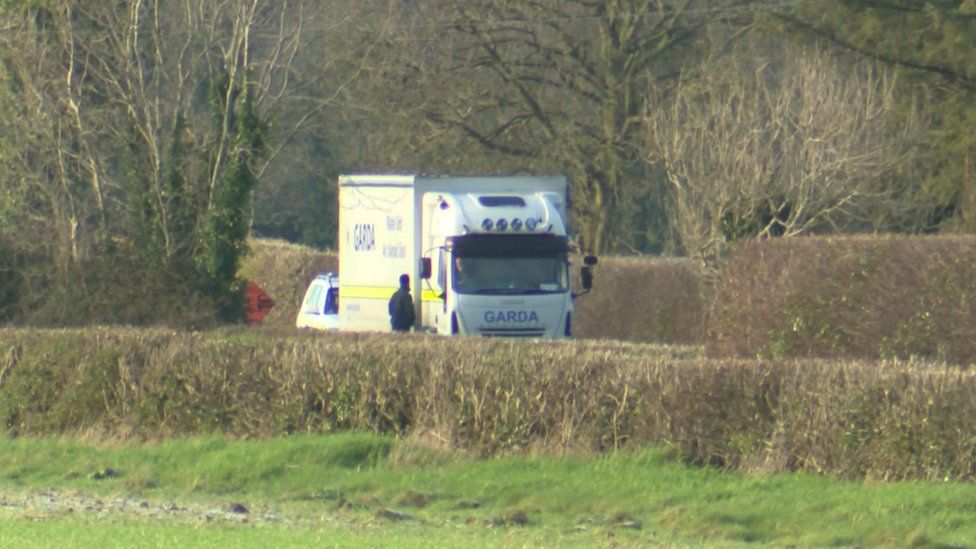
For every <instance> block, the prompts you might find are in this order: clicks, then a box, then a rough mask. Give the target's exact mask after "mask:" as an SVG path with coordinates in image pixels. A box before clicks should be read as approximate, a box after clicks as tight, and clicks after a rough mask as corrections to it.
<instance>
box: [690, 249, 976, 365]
mask: <svg viewBox="0 0 976 549" xmlns="http://www.w3.org/2000/svg"><path fill="white" fill-rule="evenodd" d="M974 333H976V237H972V236H938V237H933V236H926V237H893V236H886V237H880V236H878V237H867V236H865V237H844V238H826V237H815V238H814V237H811V238H792V239H771V240H763V241H747V242H743V243H741V244H740V245H738V246H737V247H736V248H735V250H734V252H733V254H732V256H731V258H730V260H729V261H728V263H727V264H726V265H725V267H724V270H723V274H722V278H721V280H720V282H719V284H718V287H717V288H716V290H715V298H714V301H713V305H712V308H711V314H710V319H709V324H708V330H707V336H706V346H707V349H708V353H709V354H710V355H712V356H723V355H731V356H743V357H749V356H751V357H755V356H761V357H793V356H818V357H863V358H876V357H882V358H886V357H898V358H909V357H926V358H933V359H938V360H946V361H950V362H953V363H957V364H970V363H972V362H974V361H976V338H973V337H972V334H974Z"/></svg>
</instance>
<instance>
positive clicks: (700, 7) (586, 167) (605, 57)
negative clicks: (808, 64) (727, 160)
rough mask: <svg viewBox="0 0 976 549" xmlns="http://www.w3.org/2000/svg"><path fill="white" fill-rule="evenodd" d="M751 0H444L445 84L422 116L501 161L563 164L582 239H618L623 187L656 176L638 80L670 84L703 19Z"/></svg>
mask: <svg viewBox="0 0 976 549" xmlns="http://www.w3.org/2000/svg"><path fill="white" fill-rule="evenodd" d="M751 4H752V2H749V1H748V0H723V1H720V2H714V1H711V2H699V1H697V0H690V1H674V2H672V1H668V0H656V1H655V0H600V1H596V2H589V1H576V0H573V1H560V2H556V1H550V0H545V1H541V2H521V1H502V2H497V1H496V2H467V1H457V0H452V1H449V2H447V6H446V7H447V13H449V14H450V19H451V20H452V23H451V25H450V26H449V27H447V28H445V29H444V30H442V31H441V32H440V39H441V40H442V41H443V42H444V43H445V44H447V45H449V47H450V50H449V51H448V53H449V55H450V59H451V63H450V65H449V66H447V67H445V69H446V70H441V71H440V73H439V74H438V75H437V76H435V77H434V78H435V81H436V82H437V84H438V85H439V86H441V87H442V88H443V87H449V88H450V89H452V90H453V91H454V93H453V94H452V95H451V96H450V97H448V98H447V101H444V102H441V103H439V104H433V105H431V106H430V107H429V109H428V110H427V118H428V120H429V121H430V122H431V123H432V124H433V125H434V126H435V127H440V128H445V129H450V130H452V131H456V132H460V133H461V134H462V135H464V136H466V137H467V138H468V139H469V140H473V141H474V142H476V143H477V144H479V145H480V147H481V148H482V149H483V150H490V151H494V152H495V153H498V154H501V155H504V156H505V157H506V158H507V159H508V161H507V162H506V163H505V165H507V166H509V167H513V166H514V167H518V168H523V169H524V168H534V169H540V168H542V169H554V170H559V171H564V172H567V174H568V175H570V177H571V179H572V181H573V184H574V187H573V198H574V200H573V208H574V210H575V214H576V218H577V221H578V223H579V227H578V229H579V233H580V235H581V239H582V241H583V245H584V247H585V248H587V249H592V250H596V251H603V250H612V249H618V248H620V247H622V246H625V244H626V243H625V242H622V241H623V238H622V237H623V236H624V234H623V231H622V228H621V221H622V218H623V217H624V216H625V214H626V213H630V212H629V211H628V210H627V206H628V203H627V201H626V200H624V197H625V195H626V193H627V192H629V189H631V188H633V187H636V186H645V187H651V186H653V185H654V181H653V178H652V177H651V176H649V174H648V171H647V169H646V166H645V165H644V164H643V163H642V162H641V151H642V149H643V145H642V142H643V138H644V134H643V131H642V120H643V115H644V111H645V100H646V93H645V92H646V90H647V89H648V87H651V86H654V87H658V88H661V89H666V88H668V86H669V85H670V83H671V82H672V81H673V78H674V77H675V75H676V74H678V72H679V69H680V67H681V66H682V64H683V63H685V62H687V60H688V59H689V58H691V57H693V56H694V55H695V54H696V52H698V51H699V50H700V47H701V46H703V45H704V43H703V42H702V41H701V40H700V39H701V38H702V37H703V33H704V30H705V29H706V28H708V26H709V25H712V24H717V23H721V22H726V21H728V20H729V19H732V18H735V17H739V16H742V15H744V14H746V13H747V12H746V11H740V10H744V9H745V8H746V7H748V6H749V5H751ZM651 195H653V196H651V198H650V200H652V201H655V202H657V204H658V207H659V208H660V207H661V205H662V204H663V202H662V200H663V198H664V195H663V194H661V193H651ZM660 213H661V214H663V210H661V211H660ZM659 217H663V215H662V216H659Z"/></svg>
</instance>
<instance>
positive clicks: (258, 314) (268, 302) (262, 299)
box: [244, 280, 275, 324]
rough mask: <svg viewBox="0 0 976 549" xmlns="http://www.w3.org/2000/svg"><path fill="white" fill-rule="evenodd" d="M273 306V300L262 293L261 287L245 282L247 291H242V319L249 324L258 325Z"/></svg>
mask: <svg viewBox="0 0 976 549" xmlns="http://www.w3.org/2000/svg"><path fill="white" fill-rule="evenodd" d="M274 306H275V300H273V299H271V296H269V295H268V294H266V293H264V290H262V289H261V286H258V285H257V284H255V283H253V282H251V281H250V280H248V281H247V289H246V290H244V317H245V318H247V321H248V322H250V323H251V324H260V323H261V321H262V320H264V316H265V315H267V314H268V311H270V310H271V308H272V307H274Z"/></svg>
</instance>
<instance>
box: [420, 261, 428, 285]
mask: <svg viewBox="0 0 976 549" xmlns="http://www.w3.org/2000/svg"><path fill="white" fill-rule="evenodd" d="M430 275H431V266H430V258H429V257H421V258H420V278H422V279H424V280H429V279H430Z"/></svg>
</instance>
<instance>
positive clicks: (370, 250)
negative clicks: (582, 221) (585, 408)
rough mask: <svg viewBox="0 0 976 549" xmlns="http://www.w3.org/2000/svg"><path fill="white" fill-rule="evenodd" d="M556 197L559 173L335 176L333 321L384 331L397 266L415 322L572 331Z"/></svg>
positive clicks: (472, 330)
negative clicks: (336, 284)
mask: <svg viewBox="0 0 976 549" xmlns="http://www.w3.org/2000/svg"><path fill="white" fill-rule="evenodd" d="M567 198H568V181H567V180H566V178H565V177H563V176H551V177H537V176H499V177H488V176H422V175H397V174H360V175H344V176H340V177H339V237H338V241H339V279H340V280H342V285H341V287H340V290H339V297H340V299H339V304H340V305H339V327H340V329H341V330H353V331H363V330H365V331H389V330H390V328H391V327H390V315H389V311H388V307H387V305H388V300H389V298H390V296H391V295H392V294H393V293H394V292H395V291H396V289H397V287H398V279H399V277H400V275H401V274H407V275H409V276H410V281H411V294H412V295H413V298H414V304H415V307H416V313H417V322H416V324H415V328H414V329H415V330H416V331H425V332H436V333H439V334H445V335H451V334H462V335H464V334H469V335H484V336H509V337H545V338H564V337H571V336H572V329H573V328H572V327H573V299H574V298H575V297H577V294H574V293H573V292H572V289H571V288H570V272H569V260H568V253H569V252H570V241H569V237H568V227H567V215H566V214H567V211H566V210H567ZM584 263H585V266H583V267H582V270H581V277H582V278H581V280H582V288H583V293H585V292H587V291H589V289H590V287H591V286H592V273H591V270H590V267H591V266H592V265H595V264H596V258H595V257H592V256H587V257H586V258H585V259H584Z"/></svg>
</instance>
